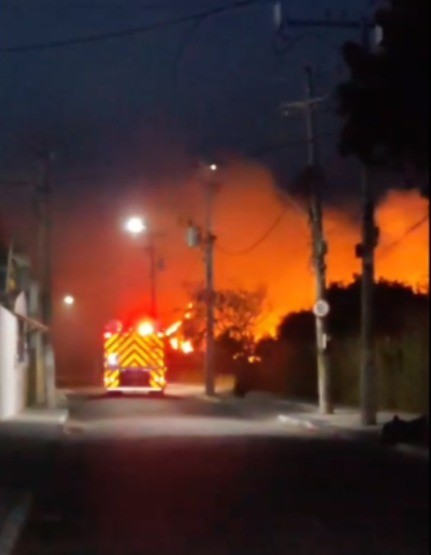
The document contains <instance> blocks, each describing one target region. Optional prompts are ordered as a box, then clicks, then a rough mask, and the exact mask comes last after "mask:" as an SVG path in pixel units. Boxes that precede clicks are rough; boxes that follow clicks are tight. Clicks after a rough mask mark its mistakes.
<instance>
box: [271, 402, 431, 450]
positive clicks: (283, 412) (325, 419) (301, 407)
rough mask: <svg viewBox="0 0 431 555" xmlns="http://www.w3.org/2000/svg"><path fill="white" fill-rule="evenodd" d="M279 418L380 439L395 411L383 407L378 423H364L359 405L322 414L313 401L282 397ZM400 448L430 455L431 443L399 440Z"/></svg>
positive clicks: (404, 415) (348, 435)
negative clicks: (288, 399) (290, 400)
mask: <svg viewBox="0 0 431 555" xmlns="http://www.w3.org/2000/svg"><path fill="white" fill-rule="evenodd" d="M277 410H278V420H279V421H280V422H282V423H285V424H291V425H295V426H303V427H305V428H308V429H314V430H328V431H329V430H330V431H333V432H336V433H337V434H338V435H341V436H345V437H346V438H348V439H351V438H352V437H355V436H356V437H357V438H359V439H363V440H372V441H379V439H380V433H381V429H382V426H383V425H384V424H386V423H387V422H390V421H391V420H392V419H393V417H394V415H395V413H394V412H389V411H381V412H379V413H378V415H377V424H376V425H375V426H363V425H362V424H361V423H360V415H359V410H358V409H357V408H350V407H340V408H336V409H335V413H334V414H332V415H324V414H321V413H320V412H319V410H318V407H317V406H316V405H313V404H311V403H294V402H287V401H286V402H285V401H279V402H278V403H277ZM397 415H398V416H399V417H400V418H402V419H403V420H412V419H414V418H417V416H418V415H416V414H410V413H400V412H397ZM396 449H397V450H400V451H403V452H406V453H407V452H408V453H411V454H417V455H419V456H423V457H426V458H429V447H427V446H414V445H407V444H406V445H404V444H399V445H397V446H396Z"/></svg>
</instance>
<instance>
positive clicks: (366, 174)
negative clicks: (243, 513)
mask: <svg viewBox="0 0 431 555" xmlns="http://www.w3.org/2000/svg"><path fill="white" fill-rule="evenodd" d="M279 12H280V8H278V9H277V10H276V14H277V16H276V18H275V21H276V22H278V29H277V30H278V35H279V37H281V38H282V39H284V40H286V39H287V40H288V37H287V36H286V34H285V31H286V29H288V28H289V27H291V28H310V27H311V28H320V29H325V30H328V29H340V30H355V31H360V33H361V42H362V45H363V47H364V49H365V50H367V51H369V50H370V49H371V48H372V46H373V43H372V40H371V35H372V32H373V31H374V32H375V41H374V45H376V44H377V42H378V40H379V35H380V34H381V29H379V27H378V26H376V25H375V23H374V22H373V21H372V20H370V19H368V18H367V17H363V18H360V19H354V20H347V19H338V20H337V19H331V18H326V19H290V18H286V19H285V20H284V21H283V18H282V16H281V15H280V13H279ZM362 206H363V215H362V243H361V245H358V246H357V247H356V254H357V256H358V257H360V258H361V259H362V293H361V363H360V384H361V386H360V397H361V423H362V424H363V425H373V424H375V422H376V420H377V399H376V369H375V351H374V313H373V291H374V282H375V276H374V254H375V249H376V246H377V243H378V234H379V230H378V228H377V227H376V225H375V217H374V209H375V201H374V194H373V187H372V182H371V176H370V169H369V166H367V165H366V164H365V163H363V167H362Z"/></svg>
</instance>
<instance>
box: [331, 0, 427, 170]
mask: <svg viewBox="0 0 431 555" xmlns="http://www.w3.org/2000/svg"><path fill="white" fill-rule="evenodd" d="M429 11H430V8H429V0H391V2H390V5H389V7H387V8H383V9H380V10H378V11H377V13H376V15H375V20H376V23H377V24H378V25H379V26H380V27H381V29H382V31H383V40H382V42H381V44H380V45H379V49H378V50H376V51H372V52H370V51H367V49H365V48H364V47H363V46H360V45H358V44H355V43H352V42H348V43H346V44H345V45H344V47H343V56H344V59H345V61H346V62H347V65H348V66H349V69H350V80H349V81H348V82H346V83H343V84H342V85H340V86H339V88H338V92H337V96H338V111H339V114H340V115H341V116H342V117H343V118H344V128H343V131H342V136H341V141H340V151H341V153H342V154H344V155H355V156H357V157H358V158H359V159H360V160H361V161H363V162H365V163H367V164H382V165H384V166H385V167H389V168H395V169H398V170H402V171H404V172H405V173H407V172H408V171H409V170H410V169H412V168H413V169H416V170H417V169H420V170H428V166H429V154H428V153H429V79H430V76H429V64H430V53H429V34H430V22H429Z"/></svg>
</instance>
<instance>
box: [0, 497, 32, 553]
mask: <svg viewBox="0 0 431 555" xmlns="http://www.w3.org/2000/svg"><path fill="white" fill-rule="evenodd" d="M30 505H31V496H30V495H29V494H28V493H27V492H21V491H16V490H10V489H3V488H1V487H0V554H1V555H12V553H13V549H14V547H15V544H16V542H17V540H18V537H19V535H20V533H21V530H22V528H23V526H24V524H25V522H26V520H27V516H28V512H29V510H30Z"/></svg>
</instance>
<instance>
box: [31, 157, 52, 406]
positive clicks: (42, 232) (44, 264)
mask: <svg viewBox="0 0 431 555" xmlns="http://www.w3.org/2000/svg"><path fill="white" fill-rule="evenodd" d="M39 160H40V175H39V180H38V183H37V185H36V215H37V222H38V234H37V236H38V237H37V238H38V255H37V260H38V274H39V284H40V309H41V314H40V316H41V319H42V323H43V324H44V325H45V326H47V328H48V329H49V330H50V329H51V323H52V315H53V314H52V184H51V163H52V160H53V153H52V152H40V153H39ZM42 352H43V354H42V356H43V361H44V363H43V365H44V371H45V372H44V377H45V397H46V404H47V406H48V407H50V408H53V407H55V403H56V378H55V362H54V349H53V342H52V335H51V331H48V332H47V333H46V334H44V335H43V338H42Z"/></svg>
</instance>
